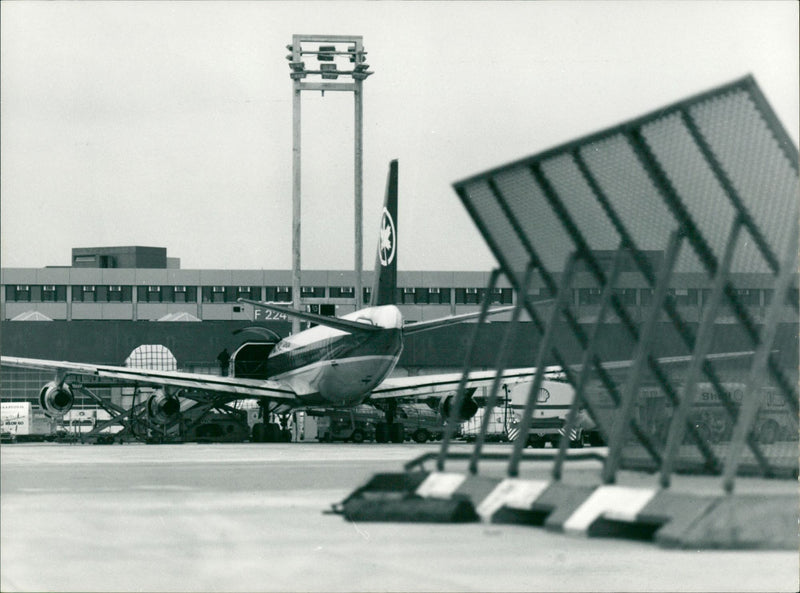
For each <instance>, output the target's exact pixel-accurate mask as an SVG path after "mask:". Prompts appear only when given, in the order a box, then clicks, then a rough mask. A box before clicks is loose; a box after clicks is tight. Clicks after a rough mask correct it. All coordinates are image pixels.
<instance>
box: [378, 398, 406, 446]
mask: <svg viewBox="0 0 800 593" xmlns="http://www.w3.org/2000/svg"><path fill="white" fill-rule="evenodd" d="M396 412H397V402H396V401H394V400H391V401H389V402H388V403H387V404H386V422H378V424H376V425H375V441H376V442H378V443H388V442H389V441H391V442H393V443H402V442H403V441H405V437H406V435H405V427H404V426H403V423H402V422H395V421H394V416H395V413H396Z"/></svg>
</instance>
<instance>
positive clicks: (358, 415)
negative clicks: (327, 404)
mask: <svg viewBox="0 0 800 593" xmlns="http://www.w3.org/2000/svg"><path fill="white" fill-rule="evenodd" d="M383 417H384V414H383V412H381V411H380V410H378V409H376V408H375V407H373V406H370V405H367V404H362V405H360V406H356V407H354V408H351V409H344V410H329V411H328V412H327V413H326V414H324V415H321V416H318V417H317V438H318V439H319V440H320V441H324V442H331V441H352V442H354V443H363V442H364V441H374V440H375V426H376V425H377V423H378V422H381V421H382V420H383Z"/></svg>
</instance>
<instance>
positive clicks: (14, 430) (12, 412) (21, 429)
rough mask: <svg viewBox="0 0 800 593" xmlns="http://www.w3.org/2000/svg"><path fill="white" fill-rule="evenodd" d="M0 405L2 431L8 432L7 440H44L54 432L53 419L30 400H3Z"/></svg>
mask: <svg viewBox="0 0 800 593" xmlns="http://www.w3.org/2000/svg"><path fill="white" fill-rule="evenodd" d="M0 406H2V432H3V433H8V436H7V437H6V438H7V442H11V441H16V442H25V441H28V442H32V441H44V440H45V439H47V438H48V437H49V436H50V435H51V434H53V433H54V432H55V423H54V422H53V420H52V419H50V418H49V417H48V416H47V415H46V414H45V413H44V410H40V409H36V408H34V407H33V404H31V402H3V403H2V404H0Z"/></svg>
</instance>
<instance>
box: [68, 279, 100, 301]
mask: <svg viewBox="0 0 800 593" xmlns="http://www.w3.org/2000/svg"><path fill="white" fill-rule="evenodd" d="M72 300H73V301H77V302H84V303H89V302H91V303H93V302H95V301H96V300H97V290H96V289H95V286H94V285H88V284H84V285H82V286H73V287H72Z"/></svg>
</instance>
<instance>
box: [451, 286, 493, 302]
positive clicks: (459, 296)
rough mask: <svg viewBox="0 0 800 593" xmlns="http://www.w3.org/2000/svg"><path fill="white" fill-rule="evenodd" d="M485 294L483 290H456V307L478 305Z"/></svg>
mask: <svg viewBox="0 0 800 593" xmlns="http://www.w3.org/2000/svg"><path fill="white" fill-rule="evenodd" d="M485 292H486V289H485V288H456V305H477V304H480V302H481V301H482V300H483V297H484V294H485Z"/></svg>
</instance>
